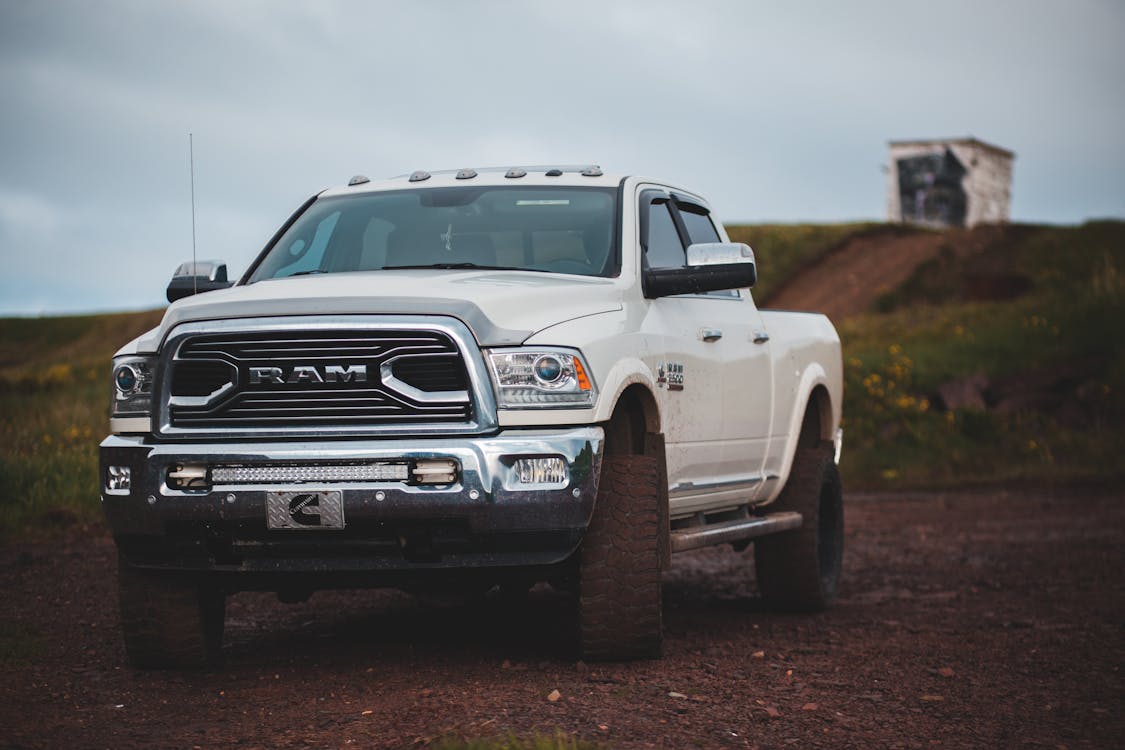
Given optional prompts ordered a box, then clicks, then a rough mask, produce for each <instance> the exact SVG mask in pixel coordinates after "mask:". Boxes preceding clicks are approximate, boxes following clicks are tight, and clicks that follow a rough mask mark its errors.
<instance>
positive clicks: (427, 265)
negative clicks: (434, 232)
mask: <svg viewBox="0 0 1125 750" xmlns="http://www.w3.org/2000/svg"><path fill="white" fill-rule="evenodd" d="M407 268H440V269H442V270H458V269H465V268H472V269H482V270H485V271H524V270H527V269H524V268H517V267H515V266H486V265H481V264H479V263H419V264H418V265H409V266H383V270H384V271H398V270H402V269H407Z"/></svg>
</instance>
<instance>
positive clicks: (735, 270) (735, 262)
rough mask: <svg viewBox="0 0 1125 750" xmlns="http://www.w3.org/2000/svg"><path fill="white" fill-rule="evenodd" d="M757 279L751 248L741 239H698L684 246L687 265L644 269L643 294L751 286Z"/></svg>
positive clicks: (669, 293)
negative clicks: (706, 240)
mask: <svg viewBox="0 0 1125 750" xmlns="http://www.w3.org/2000/svg"><path fill="white" fill-rule="evenodd" d="M757 280H758V267H757V264H756V263H755V262H754V251H753V250H751V249H750V246H749V245H745V244H743V243H741V242H699V243H696V244H694V245H691V246H689V247H688V249H687V267H686V268H658V269H650V270H647V271H645V274H644V281H645V296H646V297H648V298H650V299H652V298H656V297H669V296H672V295H674V294H704V293H706V292H716V291H720V290H723V289H741V288H743V287H752V286H754V283H755V282H756V281H757Z"/></svg>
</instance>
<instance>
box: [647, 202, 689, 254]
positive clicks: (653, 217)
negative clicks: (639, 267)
mask: <svg viewBox="0 0 1125 750" xmlns="http://www.w3.org/2000/svg"><path fill="white" fill-rule="evenodd" d="M646 257H647V258H648V266H649V268H683V266H684V262H685V261H684V246H683V243H681V242H680V235H679V233H677V232H676V225H675V223H674V222H673V221H672V214H671V213H669V211H668V204H667V203H652V204H650V205H649V207H648V247H647V248H646Z"/></svg>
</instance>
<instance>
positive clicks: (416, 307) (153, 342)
mask: <svg viewBox="0 0 1125 750" xmlns="http://www.w3.org/2000/svg"><path fill="white" fill-rule="evenodd" d="M621 308H622V304H621V291H620V290H619V289H618V288H617V285H616V284H615V283H614V280H613V279H603V278H596V277H589V276H568V275H562V274H551V273H536V272H533V271H486V270H479V271H472V270H468V271H459V270H434V269H419V270H398V271H362V272H352V273H331V274H323V275H312V276H301V277H298V278H293V277H290V278H286V279H274V280H270V281H259V282H256V283H254V284H250V285H248V286H237V287H232V288H231V289H223V290H219V291H214V292H207V293H206V294H200V295H197V296H195V297H188V298H186V299H183V300H180V301H178V302H176V303H174V304H173V305H171V306H170V307H169V308H168V310H167V312H166V313H165V314H164V320H163V321H162V322H161V324H160V327H159V328H157V329H155V330H153V331H152V332H151V333H150V334H148V335H146V336H144V337H142V338H141V340H138V341H137V342H136V344H137V351H155V350H156V349H157V348H159V345H160V342H161V341H163V340H164V338H165V337H166V336H167V334H168V332H169V331H171V330H172V329H173V328H174V327H176V326H177V325H179V324H181V323H186V322H189V321H201V320H220V319H230V318H263V317H275V316H282V315H363V314H398V315H447V316H451V317H454V318H457V319H459V320H461V321H462V322H463V323H465V325H467V326H468V327H469V329H470V330H471V331H472V332H473V335H474V336H476V338H477V341H478V343H480V345H481V346H504V345H509V346H510V345H517V344H521V343H523V342H524V341H526V340H527V339H528V338H529V337H530V336H532V335H533V334H535V332H537V331H540V330H542V329H544V328H547V327H549V326H553V325H557V324H559V323H562V322H565V321H567V320H573V319H574V318H580V317H584V316H586V315H594V314H597V313H601V312H608V311H611V310H620V309H621Z"/></svg>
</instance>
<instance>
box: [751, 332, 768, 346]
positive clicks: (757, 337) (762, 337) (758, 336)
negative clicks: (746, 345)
mask: <svg viewBox="0 0 1125 750" xmlns="http://www.w3.org/2000/svg"><path fill="white" fill-rule="evenodd" d="M752 340H753V342H754V343H755V344H764V343H766V342H767V341H769V340H770V335H769V334H768V333H766V332H765V331H754V337H753V339H752Z"/></svg>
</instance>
